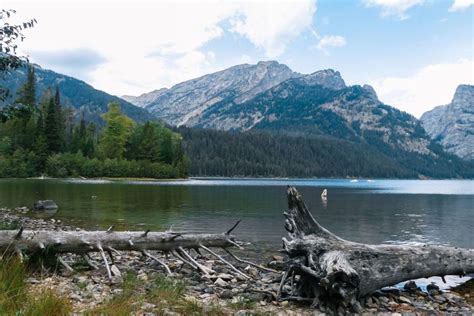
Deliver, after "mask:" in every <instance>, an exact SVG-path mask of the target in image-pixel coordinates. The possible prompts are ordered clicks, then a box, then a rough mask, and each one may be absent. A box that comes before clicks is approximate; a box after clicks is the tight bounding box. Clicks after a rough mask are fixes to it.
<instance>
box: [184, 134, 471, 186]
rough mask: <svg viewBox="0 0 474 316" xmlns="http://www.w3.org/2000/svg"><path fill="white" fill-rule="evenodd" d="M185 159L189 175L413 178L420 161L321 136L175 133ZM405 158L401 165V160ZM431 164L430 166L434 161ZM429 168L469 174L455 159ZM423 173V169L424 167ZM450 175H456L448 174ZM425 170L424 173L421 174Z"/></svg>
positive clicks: (444, 174) (438, 174) (437, 174)
mask: <svg viewBox="0 0 474 316" xmlns="http://www.w3.org/2000/svg"><path fill="white" fill-rule="evenodd" d="M178 131H179V133H180V134H181V135H182V136H183V141H184V150H185V152H186V155H187V156H188V157H189V158H190V159H191V165H190V175H192V176H229V177H231V176H256V177H371V178H418V177H420V176H422V175H425V176H426V172H425V173H422V172H420V170H419V168H420V164H421V165H422V166H423V161H415V162H413V164H411V161H410V159H415V158H413V157H415V156H413V155H410V157H411V158H410V157H408V158H407V157H392V156H389V155H387V154H383V153H382V152H380V151H378V150H375V149H374V147H372V146H370V145H368V144H364V143H354V142H350V141H345V140H339V139H335V138H330V137H324V136H311V137H309V136H305V137H304V136H301V135H298V134H295V135H287V134H281V133H269V132H263V131H249V132H235V131H234V132H229V131H216V130H207V129H190V128H184V127H181V128H179V129H178ZM403 159H405V160H403ZM435 163H436V161H435ZM450 163H451V165H443V164H438V167H439V168H438V169H435V168H433V167H431V166H429V170H430V173H429V176H430V177H434V178H449V177H458V176H459V175H460V174H462V175H463V176H464V177H472V176H473V175H474V172H473V170H474V168H473V164H468V163H464V162H462V161H460V160H459V159H457V160H456V158H454V161H451V162H450ZM427 168H428V167H427ZM452 170H456V172H458V173H454V172H453V171H452ZM423 171H426V170H423Z"/></svg>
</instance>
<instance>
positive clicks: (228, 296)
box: [219, 290, 234, 300]
mask: <svg viewBox="0 0 474 316" xmlns="http://www.w3.org/2000/svg"><path fill="white" fill-rule="evenodd" d="M219 297H220V298H222V299H224V300H229V299H231V298H233V297H234V294H233V293H232V291H231V290H224V291H222V292H221V293H220V294H219Z"/></svg>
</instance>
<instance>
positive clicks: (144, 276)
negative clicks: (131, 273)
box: [137, 273, 148, 282]
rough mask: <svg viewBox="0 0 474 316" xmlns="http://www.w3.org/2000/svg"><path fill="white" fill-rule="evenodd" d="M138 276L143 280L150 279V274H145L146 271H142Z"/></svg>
mask: <svg viewBox="0 0 474 316" xmlns="http://www.w3.org/2000/svg"><path fill="white" fill-rule="evenodd" d="M137 278H138V279H139V280H140V281H143V282H146V281H148V276H147V275H146V274H145V273H141V274H139V275H138V276H137Z"/></svg>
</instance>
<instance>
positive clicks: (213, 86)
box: [146, 61, 300, 125]
mask: <svg viewBox="0 0 474 316" xmlns="http://www.w3.org/2000/svg"><path fill="white" fill-rule="evenodd" d="M298 76H300V75H299V74H297V73H295V72H293V71H292V70H291V69H290V68H288V67H287V66H285V65H282V64H279V63H278V62H275V61H267V62H259V63H258V64H256V65H248V64H244V65H238V66H234V67H231V68H228V69H225V70H222V71H219V72H216V73H213V74H209V75H205V76H202V77H199V78H196V79H192V80H189V81H185V82H182V83H180V84H177V85H175V86H173V87H171V88H170V89H169V90H167V91H165V92H164V93H163V94H161V95H160V96H159V97H158V98H157V99H156V100H155V101H154V102H152V103H150V104H148V105H147V106H146V109H147V110H148V111H150V112H151V113H153V114H155V115H156V116H157V117H158V118H161V119H163V120H164V121H166V122H167V123H169V124H172V125H190V124H189V122H190V121H196V120H198V118H199V116H200V114H201V113H203V112H204V111H205V110H207V109H208V108H209V107H211V106H212V105H214V104H216V103H218V102H222V101H224V100H228V101H229V102H235V103H236V104H240V103H242V102H245V101H247V100H249V99H251V98H253V97H254V96H255V95H257V94H258V93H260V92H263V91H266V90H268V89H269V88H271V87H273V86H275V85H277V84H279V83H281V82H283V81H285V80H287V79H289V78H293V77H298Z"/></svg>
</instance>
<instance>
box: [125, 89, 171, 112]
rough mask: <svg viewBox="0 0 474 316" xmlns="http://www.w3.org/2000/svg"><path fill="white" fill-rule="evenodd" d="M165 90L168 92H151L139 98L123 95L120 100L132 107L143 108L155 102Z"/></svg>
mask: <svg viewBox="0 0 474 316" xmlns="http://www.w3.org/2000/svg"><path fill="white" fill-rule="evenodd" d="M167 90H168V89H167V88H161V89H158V90H153V91H151V92H147V93H144V94H141V95H139V96H133V95H123V96H121V98H122V99H124V100H125V101H128V102H130V103H132V104H133V105H136V106H139V107H141V108H144V107H146V106H147V105H148V104H150V103H153V102H155V101H156V99H158V98H159V97H160V96H161V95H162V94H163V93H165V92H166V91H167Z"/></svg>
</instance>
